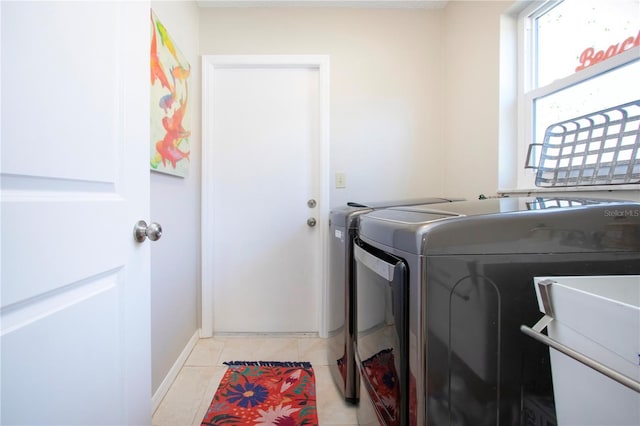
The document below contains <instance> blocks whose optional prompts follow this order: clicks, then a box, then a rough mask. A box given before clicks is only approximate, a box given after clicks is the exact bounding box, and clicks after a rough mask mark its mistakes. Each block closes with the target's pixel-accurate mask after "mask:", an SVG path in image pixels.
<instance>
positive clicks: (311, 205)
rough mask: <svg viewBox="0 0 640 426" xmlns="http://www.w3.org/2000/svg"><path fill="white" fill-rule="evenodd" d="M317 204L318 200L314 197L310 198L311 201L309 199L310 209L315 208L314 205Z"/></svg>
mask: <svg viewBox="0 0 640 426" xmlns="http://www.w3.org/2000/svg"><path fill="white" fill-rule="evenodd" d="M316 204H318V203H316V200H314V199H313V198H312V199H310V200H309V201H307V206H308V207H309V208H310V209H312V208H314V207H315V206H316Z"/></svg>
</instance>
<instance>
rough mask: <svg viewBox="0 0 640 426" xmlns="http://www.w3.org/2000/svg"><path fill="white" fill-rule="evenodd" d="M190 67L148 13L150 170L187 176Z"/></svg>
mask: <svg viewBox="0 0 640 426" xmlns="http://www.w3.org/2000/svg"><path fill="white" fill-rule="evenodd" d="M190 73H191V66H190V65H189V63H188V62H187V60H186V59H185V57H184V56H183V55H182V53H181V52H180V50H178V49H177V48H176V45H175V43H174V42H173V40H172V39H171V37H170V36H169V33H168V32H167V29H166V28H165V26H164V25H162V23H161V22H160V20H158V17H157V16H156V15H155V13H153V11H151V169H152V170H155V171H158V172H163V173H168V174H172V175H175V176H181V177H186V176H187V175H188V174H189V163H190V161H191V160H190V158H189V156H190V154H191V150H190V146H189V137H190V136H191V131H190V123H189V122H190V120H189V118H190V117H189V114H190V110H189V75H190Z"/></svg>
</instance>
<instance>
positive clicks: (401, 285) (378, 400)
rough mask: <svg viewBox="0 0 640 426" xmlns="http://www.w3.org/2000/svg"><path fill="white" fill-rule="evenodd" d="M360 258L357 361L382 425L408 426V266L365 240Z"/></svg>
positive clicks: (357, 250) (358, 246) (358, 251)
mask: <svg viewBox="0 0 640 426" xmlns="http://www.w3.org/2000/svg"><path fill="white" fill-rule="evenodd" d="M354 257H355V261H356V301H357V308H356V312H357V319H356V329H357V333H356V343H355V347H356V363H357V365H358V367H359V370H360V375H361V377H362V382H363V385H364V389H366V391H367V392H366V393H367V394H368V396H369V397H370V398H371V402H372V403H373V406H374V407H375V409H376V414H377V415H378V418H379V419H380V421H381V423H382V424H384V425H408V424H409V422H408V419H409V399H408V395H409V387H408V371H409V370H408V364H409V363H408V352H407V349H408V322H407V321H408V318H409V304H408V269H407V265H406V262H405V261H404V260H403V259H401V258H398V257H396V256H393V255H391V254H389V253H386V252H384V251H382V250H380V249H377V248H375V247H373V246H371V245H369V244H366V243H364V242H362V241H360V240H359V239H357V240H356V244H355V246H354ZM360 397H361V398H363V397H365V398H366V397H367V395H362V394H361V395H360Z"/></svg>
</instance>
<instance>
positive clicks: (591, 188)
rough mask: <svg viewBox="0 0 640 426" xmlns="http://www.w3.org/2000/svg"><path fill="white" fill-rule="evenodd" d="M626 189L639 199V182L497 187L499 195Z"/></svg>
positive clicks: (612, 191)
mask: <svg viewBox="0 0 640 426" xmlns="http://www.w3.org/2000/svg"><path fill="white" fill-rule="evenodd" d="M622 191H626V192H629V193H633V192H635V194H633V195H634V196H633V197H632V198H634V199H640V184H628V185H594V186H566V187H557V188H538V187H536V188H505V189H498V191H497V193H498V194H499V195H534V194H566V193H583V192H597V193H616V192H622Z"/></svg>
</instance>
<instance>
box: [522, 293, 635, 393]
mask: <svg viewBox="0 0 640 426" xmlns="http://www.w3.org/2000/svg"><path fill="white" fill-rule="evenodd" d="M550 285H551V282H550V281H542V282H540V283H538V286H539V288H540V297H541V299H542V304H543V305H544V306H545V307H546V306H549V307H550V306H551V303H550V302H551V301H550V297H551V296H550V293H549V291H548V290H549V286H550ZM551 321H553V317H552V316H550V315H545V316H544V317H542V318H541V319H540V321H538V322H537V323H536V324H535V325H534V326H533V328H531V327H527V326H526V325H521V326H520V331H522V332H523V333H524V334H526V335H527V336H530V337H533V338H534V339H536V340H537V341H539V342H541V343H544V344H545V345H547V346H549V347H552V348H553V349H555V350H557V351H560V352H562V353H563V354H565V355H567V356H569V357H571V358H573V359H575V360H576V361H578V362H581V363H582V364H584V365H586V366H587V367H590V368H592V369H594V370H596V371H598V372H599V373H602V374H604V375H605V376H607V377H609V378H610V379H612V380H615V381H616V382H618V383H620V384H622V385H624V386H626V387H628V388H629V389H632V390H634V391H636V392H638V393H640V382H638V381H637V380H634V379H632V378H631V377H627V376H625V375H624V374H622V373H619V372H618V371H616V370H614V369H612V368H610V367H607V366H606V365H604V364H602V363H601V362H598V361H596V360H595V359H593V358H590V357H588V356H586V355H585V354H583V353H581V352H578V351H576V350H575V349H572V348H570V347H569V346H566V345H563V344H562V343H560V342H558V341H557V340H555V339H552V338H551V337H549V336H547V335H544V334H542V330H544V328H545V327H547V326H548V325H549V324H550V323H551Z"/></svg>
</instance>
